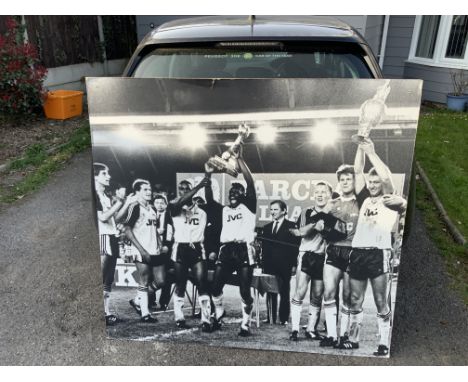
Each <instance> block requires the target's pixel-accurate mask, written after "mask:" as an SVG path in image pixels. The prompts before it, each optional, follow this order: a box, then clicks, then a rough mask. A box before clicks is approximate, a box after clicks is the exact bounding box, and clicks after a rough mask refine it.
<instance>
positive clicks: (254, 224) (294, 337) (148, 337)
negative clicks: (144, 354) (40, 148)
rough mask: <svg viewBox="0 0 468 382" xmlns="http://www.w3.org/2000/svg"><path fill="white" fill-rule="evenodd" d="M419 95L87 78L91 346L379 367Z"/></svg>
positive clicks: (381, 86)
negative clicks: (152, 344) (168, 347)
mask: <svg viewBox="0 0 468 382" xmlns="http://www.w3.org/2000/svg"><path fill="white" fill-rule="evenodd" d="M421 87H422V82H421V81H419V80H364V79H359V80H354V79H248V80H247V79H246V80H243V79H236V80H211V79H206V80H193V79H190V80H185V79H130V78H88V79H87V91H88V101H89V102H88V103H89V115H90V124H91V133H92V153H93V173H94V181H95V183H94V186H95V191H96V192H95V201H96V203H95V206H96V216H97V220H98V227H99V243H100V257H101V264H102V272H103V281H104V283H103V284H104V285H103V290H104V306H105V315H106V324H107V326H106V328H107V334H108V337H109V338H113V339H129V340H137V341H153V340H154V341H171V342H181V343H186V342H196V343H203V344H207V345H212V346H229V347H237V348H249V349H262V350H282V351H297V352H310V353H321V354H334V355H353V356H370V357H373V356H380V357H382V356H383V357H388V356H389V354H390V353H389V349H390V340H391V331H392V325H393V312H394V309H395V303H396V301H395V296H396V289H397V284H398V268H399V263H400V260H401V261H404V257H405V254H404V253H403V254H401V244H402V240H403V231H404V223H405V215H406V207H407V200H408V193H409V190H410V180H411V168H412V162H413V153H414V144H415V138H416V129H417V123H418V116H419V106H420V98H421ZM96 255H97V254H96ZM374 294H375V296H374ZM350 296H355V297H354V298H351V297H350ZM375 300H377V301H380V302H379V304H378V306H377V305H376V304H375V302H374V301H375ZM96 309H98V307H96Z"/></svg>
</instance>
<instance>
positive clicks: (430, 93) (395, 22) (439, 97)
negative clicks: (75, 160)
mask: <svg viewBox="0 0 468 382" xmlns="http://www.w3.org/2000/svg"><path fill="white" fill-rule="evenodd" d="M415 20H416V17H415V16H391V17H390V23H389V27H388V38H387V46H386V49H385V61H384V67H383V75H384V77H386V78H414V79H422V80H423V81H424V84H423V92H422V99H423V100H426V101H431V102H440V103H445V102H446V95H447V93H451V92H452V91H453V87H452V80H451V78H450V72H451V71H452V70H453V69H450V68H441V67H437V66H428V65H421V64H415V63H412V62H408V57H409V51H410V47H411V38H412V36H413V28H414V23H415ZM465 72H467V73H468V71H465Z"/></svg>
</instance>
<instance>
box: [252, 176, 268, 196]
mask: <svg viewBox="0 0 468 382" xmlns="http://www.w3.org/2000/svg"><path fill="white" fill-rule="evenodd" d="M255 191H256V192H257V200H268V195H267V192H266V188H265V182H264V181H263V180H257V181H255Z"/></svg>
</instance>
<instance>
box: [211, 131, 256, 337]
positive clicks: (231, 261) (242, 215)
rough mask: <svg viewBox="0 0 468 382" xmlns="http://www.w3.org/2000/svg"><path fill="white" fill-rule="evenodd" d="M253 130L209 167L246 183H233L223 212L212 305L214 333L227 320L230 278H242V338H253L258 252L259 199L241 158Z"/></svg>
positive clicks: (240, 132) (243, 134) (238, 137)
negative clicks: (225, 290)
mask: <svg viewBox="0 0 468 382" xmlns="http://www.w3.org/2000/svg"><path fill="white" fill-rule="evenodd" d="M249 134H250V128H249V127H248V126H247V125H246V124H242V125H240V126H239V132H238V136H237V139H236V140H235V142H234V143H233V145H232V146H231V147H230V148H229V150H227V151H226V152H224V153H223V154H222V156H221V157H213V158H210V159H209V160H208V167H211V168H212V169H213V170H214V169H217V170H220V171H223V172H226V173H227V174H229V175H231V176H234V177H236V176H237V175H238V174H239V173H241V174H242V175H243V177H244V179H245V181H246V183H247V188H245V187H244V186H243V185H242V184H241V183H237V182H236V183H232V185H231V189H230V190H229V204H228V205H227V206H224V208H223V216H222V230H221V238H220V242H221V247H220V250H219V255H218V260H217V262H216V271H215V276H214V282H213V289H212V291H213V302H214V305H215V319H214V322H213V329H214V330H216V329H219V328H220V327H221V319H222V317H223V316H224V305H223V288H224V285H225V284H226V281H227V278H228V277H229V276H230V275H231V274H232V273H233V272H234V271H236V272H237V275H238V277H239V291H240V295H241V298H242V323H241V329H240V332H239V335H240V336H242V337H247V336H249V335H250V331H249V325H250V315H251V312H252V307H253V299H252V296H251V293H250V287H251V283H252V275H253V265H254V257H255V249H254V247H253V245H252V243H253V241H254V238H255V221H256V219H255V215H256V209H257V196H256V192H255V186H254V180H253V177H252V174H251V172H250V170H249V168H248V167H247V164H246V163H245V161H244V159H243V157H242V145H243V143H244V140H245V139H246V138H247V137H248V136H249Z"/></svg>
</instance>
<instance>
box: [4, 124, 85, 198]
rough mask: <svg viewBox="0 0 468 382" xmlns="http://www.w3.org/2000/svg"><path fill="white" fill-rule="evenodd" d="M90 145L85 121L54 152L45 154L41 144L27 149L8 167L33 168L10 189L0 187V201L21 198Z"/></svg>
mask: <svg viewBox="0 0 468 382" xmlns="http://www.w3.org/2000/svg"><path fill="white" fill-rule="evenodd" d="M90 145H91V136H90V131H89V124H88V123H87V122H86V123H85V124H83V126H82V127H80V128H79V129H77V130H76V131H75V132H74V133H73V135H72V136H71V137H70V139H69V140H68V142H67V143H66V144H64V145H62V146H60V148H59V149H58V151H56V152H55V154H51V155H47V153H46V150H45V148H44V147H43V146H42V145H34V146H31V148H30V149H28V153H27V154H26V156H25V158H22V159H20V160H17V161H15V162H16V163H17V164H16V165H14V166H15V167H13V166H12V165H13V163H15V162H13V163H12V165H11V166H10V169H15V168H17V169H23V168H25V167H26V166H33V167H34V169H33V171H31V172H30V173H28V174H27V175H26V176H25V177H24V178H23V179H22V180H21V181H20V182H19V183H18V184H16V185H15V187H13V188H12V189H2V188H1V187H0V202H2V203H11V202H14V201H15V200H18V199H21V198H23V197H24V196H25V195H26V194H29V193H31V192H32V191H34V190H36V189H38V188H39V187H40V186H42V185H43V184H44V183H46V182H47V180H48V179H49V176H50V175H51V174H53V173H54V172H55V171H57V170H58V169H60V168H61V167H62V166H63V165H64V164H65V163H66V162H67V161H68V160H70V159H71V158H72V157H73V155H74V154H76V153H78V152H81V151H83V150H85V149H87V148H89V147H90Z"/></svg>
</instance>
